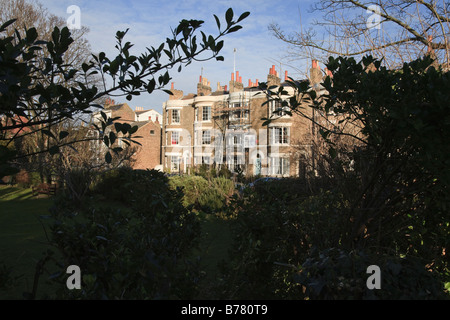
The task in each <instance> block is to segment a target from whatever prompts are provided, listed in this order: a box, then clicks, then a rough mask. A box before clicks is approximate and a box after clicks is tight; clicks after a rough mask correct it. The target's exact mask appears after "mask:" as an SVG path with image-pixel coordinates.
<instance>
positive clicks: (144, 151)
mask: <svg viewBox="0 0 450 320" xmlns="http://www.w3.org/2000/svg"><path fill="white" fill-rule="evenodd" d="M102 111H103V112H104V113H105V114H106V115H107V117H109V118H116V117H120V119H118V120H117V122H120V123H129V124H130V125H131V126H132V127H134V126H137V128H138V130H137V131H136V132H135V133H134V134H133V140H135V141H137V142H139V144H140V145H138V144H131V146H133V147H135V148H136V151H135V152H134V154H133V156H132V160H133V161H132V162H131V163H132V167H133V169H144V170H145V169H162V168H161V166H160V164H161V123H160V120H161V119H162V115H161V114H160V113H158V112H156V111H155V110H152V109H150V110H144V109H143V108H141V107H137V108H136V109H135V110H133V109H131V108H130V106H129V105H128V104H126V103H121V104H116V103H115V102H114V100H110V99H108V100H107V102H106V104H105V106H104V109H103V110H102ZM100 117H101V115H100V113H97V114H96V115H94V118H98V119H99V118H100ZM117 137H118V138H117V142H116V143H117V146H118V147H126V145H125V143H124V142H123V139H122V136H121V133H120V132H119V133H118V134H117Z"/></svg>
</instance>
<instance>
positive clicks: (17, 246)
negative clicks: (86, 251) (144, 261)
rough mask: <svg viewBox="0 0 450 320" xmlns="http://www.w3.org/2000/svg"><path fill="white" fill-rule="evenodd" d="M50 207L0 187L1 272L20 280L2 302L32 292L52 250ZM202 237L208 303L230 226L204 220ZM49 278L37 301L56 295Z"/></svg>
mask: <svg viewBox="0 0 450 320" xmlns="http://www.w3.org/2000/svg"><path fill="white" fill-rule="evenodd" d="M51 205H52V199H51V198H49V197H47V196H40V197H38V198H36V197H33V196H32V194H31V189H20V188H16V187H5V186H0V268H1V266H2V265H6V266H7V267H10V268H12V275H13V276H14V277H19V278H18V279H17V280H16V281H15V282H14V284H13V285H12V286H11V288H9V289H8V290H2V289H0V299H23V292H30V291H31V289H32V286H33V278H34V270H35V267H36V262H37V261H38V260H39V259H40V258H42V257H43V254H44V252H46V250H47V249H48V248H49V246H48V245H47V244H46V235H45V231H44V227H43V224H42V223H44V225H45V220H40V219H39V217H40V216H42V215H47V214H48V209H49V207H50V206H51ZM202 235H203V237H202V244H201V250H200V252H199V256H200V257H201V264H202V270H204V271H205V278H204V279H203V281H202V284H201V285H202V288H203V289H202V290H201V295H200V296H199V299H208V298H210V297H211V294H212V292H211V290H212V289H213V288H212V287H213V286H212V284H214V283H216V280H217V278H218V277H219V273H218V267H217V264H218V263H219V262H220V261H221V260H223V259H226V257H227V253H228V248H229V245H230V242H231V234H230V230H229V222H228V221H224V220H222V219H220V218H216V217H213V216H207V217H206V218H205V219H203V220H202ZM49 267H50V268H51V265H50V266H49ZM50 271H51V270H50ZM46 277H47V275H45V274H44V275H42V276H41V278H40V280H39V287H38V292H37V298H38V299H39V298H43V297H46V296H47V295H49V296H50V297H51V296H52V293H53V292H54V289H55V288H54V287H52V286H51V285H49V284H48V283H46V281H45V279H46ZM0 280H1V274H0Z"/></svg>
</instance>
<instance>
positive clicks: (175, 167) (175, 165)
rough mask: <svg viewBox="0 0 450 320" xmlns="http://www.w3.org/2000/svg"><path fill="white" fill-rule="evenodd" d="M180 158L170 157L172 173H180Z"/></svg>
mask: <svg viewBox="0 0 450 320" xmlns="http://www.w3.org/2000/svg"><path fill="white" fill-rule="evenodd" d="M180 159H181V158H180V157H179V156H171V157H170V170H171V171H180Z"/></svg>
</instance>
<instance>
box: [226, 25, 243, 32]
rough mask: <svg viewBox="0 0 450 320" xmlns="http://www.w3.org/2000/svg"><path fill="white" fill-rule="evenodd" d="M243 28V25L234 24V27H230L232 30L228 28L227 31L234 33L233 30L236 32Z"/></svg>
mask: <svg viewBox="0 0 450 320" xmlns="http://www.w3.org/2000/svg"><path fill="white" fill-rule="evenodd" d="M240 29H242V27H241V26H234V27H233V28H230V30H228V32H227V33H232V32H236V31H238V30H240Z"/></svg>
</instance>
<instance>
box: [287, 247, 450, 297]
mask: <svg viewBox="0 0 450 320" xmlns="http://www.w3.org/2000/svg"><path fill="white" fill-rule="evenodd" d="M370 265H377V266H378V267H380V271H381V274H380V276H381V277H380V279H381V280H380V282H381V283H380V286H381V287H380V289H372V290H370V289H369V288H368V287H367V285H366V280H367V279H368V277H369V276H370V275H369V274H367V267H368V266H370ZM294 279H295V282H296V283H298V284H300V285H302V286H303V288H304V291H305V296H306V298H308V299H320V300H330V299H333V300H334V299H339V300H340V299H371V300H372V299H389V300H398V299H400V300H404V299H408V300H412V299H418V300H428V299H432V300H434V299H448V296H446V295H445V293H444V290H443V286H442V282H440V281H439V278H438V277H437V275H436V273H432V272H429V271H427V270H426V269H425V267H424V263H423V262H422V261H421V260H419V259H417V258H413V257H407V258H399V257H392V256H383V255H378V254H367V253H366V252H364V251H346V250H343V249H338V248H328V249H325V250H322V251H319V250H312V251H311V254H310V255H309V256H308V258H307V259H306V260H305V262H304V263H303V264H302V265H301V267H300V271H299V273H298V274H297V275H295V276H294Z"/></svg>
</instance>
